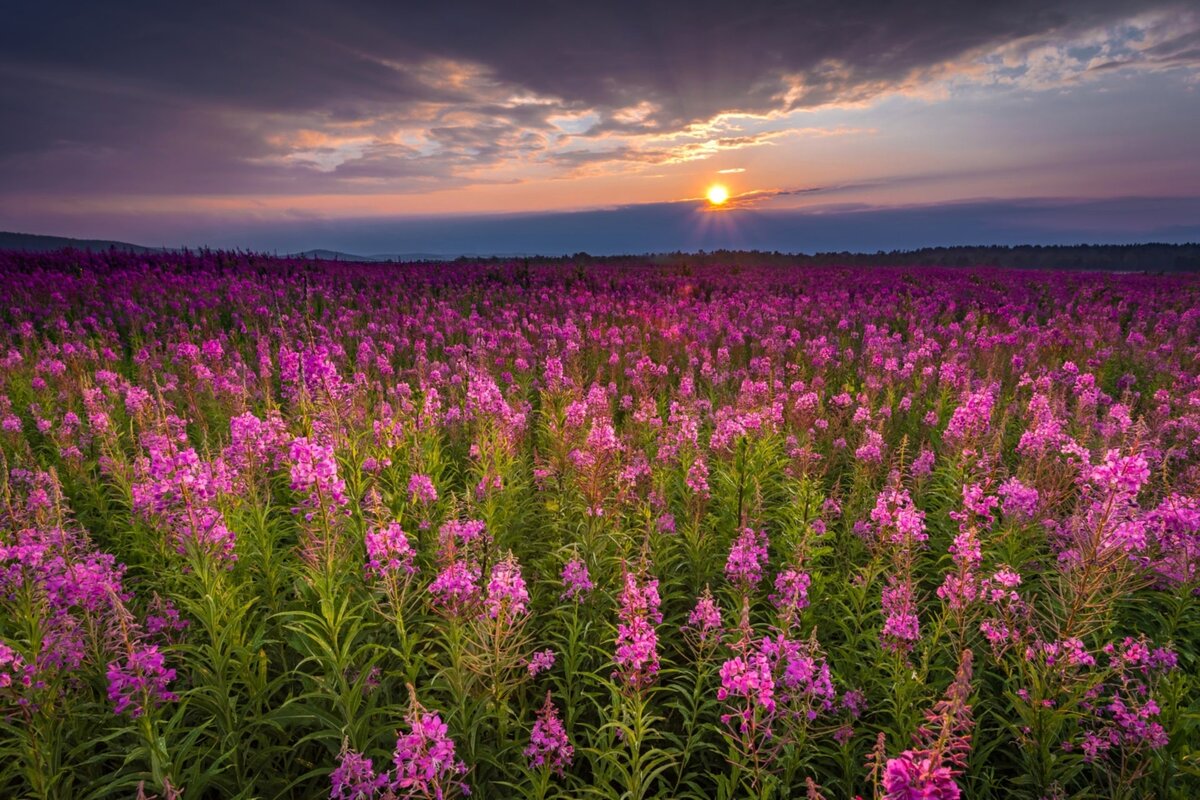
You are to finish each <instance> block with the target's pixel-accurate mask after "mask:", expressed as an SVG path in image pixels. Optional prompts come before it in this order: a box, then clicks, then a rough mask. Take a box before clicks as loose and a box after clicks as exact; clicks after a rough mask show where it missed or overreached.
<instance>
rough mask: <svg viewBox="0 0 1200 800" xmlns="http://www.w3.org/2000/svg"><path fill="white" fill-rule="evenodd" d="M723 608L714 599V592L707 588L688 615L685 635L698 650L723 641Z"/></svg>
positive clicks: (684, 627)
mask: <svg viewBox="0 0 1200 800" xmlns="http://www.w3.org/2000/svg"><path fill="white" fill-rule="evenodd" d="M721 630H722V629H721V608H720V606H718V605H717V601H716V600H714V599H713V595H712V591H711V590H710V589H709V588H708V587H707V586H706V587H704V591H703V592H701V593H700V597H699V598H698V599H697V600H696V607H695V608H693V609H692V610H691V612H690V613H689V614H688V619H687V624H686V625H684V626H683V633H684V635H686V636H687V637H688V639H689V640H690V641H691V642H692V643H693V646H695V647H697V648H698V649H705V648H707V646H709V645H714V644H717V643H718V642H719V641H720V639H721Z"/></svg>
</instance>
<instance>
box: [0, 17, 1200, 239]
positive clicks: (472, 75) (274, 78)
mask: <svg viewBox="0 0 1200 800" xmlns="http://www.w3.org/2000/svg"><path fill="white" fill-rule="evenodd" d="M0 53H2V55H0V75H2V76H4V80H3V81H0V114H2V115H3V118H4V119H5V120H6V121H9V123H10V124H7V125H5V126H3V127H2V128H0V229H9V230H19V231H28V232H31V233H43V234H56V235H64V236H76V237H87V238H106V239H120V240H127V241H131V242H136V243H139V244H147V245H160V244H162V245H169V246H176V245H204V244H207V245H212V246H221V247H241V248H249V249H259V250H280V251H298V250H305V249H312V248H328V249H333V250H342V251H346V252H351V253H357V254H364V255H366V254H374V253H396V252H433V253H441V252H444V253H463V252H478V253H486V252H538V253H547V254H552V253H562V252H576V251H581V250H586V251H588V252H593V253H596V254H605V253H619V252H645V251H664V250H676V249H684V250H687V249H716V248H719V247H739V248H751V249H765V250H795V251H805V252H812V251H816V250H846V249H850V250H867V251H871V250H875V249H896V248H913V247H921V246H927V245H953V244H1015V243H1022V242H1029V243H1045V244H1053V243H1074V242H1083V241H1088V242H1097V243H1126V242H1136V241H1149V240H1153V241H1163V242H1184V241H1197V240H1200V137H1197V136H1196V135H1195V131H1197V130H1200V10H1198V9H1197V8H1196V6H1195V4H1194V3H1177V2H1139V3H1134V2H1121V1H1120V0H1100V1H1099V2H1083V1H1082V0H1052V2H1048V3H1041V2H1033V1H1032V0H1008V1H1005V2H997V3H992V4H990V5H988V6H987V7H986V8H977V7H974V6H964V5H962V4H957V3H951V2H940V1H934V0H918V1H917V2H914V3H909V4H906V5H904V6H903V7H892V6H891V5H889V4H884V3H853V4H844V3H830V2H796V3H758V2H746V3H741V4H738V6H737V8H736V9H731V8H730V7H729V6H728V5H727V4H724V3H709V2H699V3H697V2H688V3H683V2H666V3H654V4H652V5H651V4H644V3H622V2H618V3H608V4H604V5H603V6H600V5H595V6H593V5H583V4H569V5H566V4H554V3H539V4H523V9H522V11H521V12H518V11H516V10H514V9H513V8H512V7H511V6H510V7H501V6H498V5H496V4H482V3H460V4H455V5H454V6H453V8H451V7H447V6H437V7H436V8H433V7H426V8H416V9H413V8H403V9H402V8H400V7H398V6H396V5H394V4H382V3H367V2H349V3H336V4H334V3H327V2H309V3H302V4H299V5H297V4H282V3H260V4H255V5H254V6H252V7H251V6H245V5H243V4H232V3H210V4H205V6H204V7H203V8H192V7H183V6H161V5H160V4H155V3H148V2H131V1H129V0H122V2H117V3H113V4H109V5H107V6H91V7H83V8H78V9H75V8H72V9H71V10H70V11H69V12H66V11H64V9H62V8H59V7H56V6H55V5H54V4H45V5H43V6H39V7H35V6H33V5H27V6H23V7H21V8H20V9H18V10H15V11H13V12H11V14H10V24H8V25H6V26H5V27H4V29H3V30H0ZM714 184H720V185H721V186H723V187H724V188H725V189H726V190H727V192H728V195H729V199H728V200H727V201H724V200H723V201H722V202H721V203H720V205H719V206H718V205H714V204H713V203H711V202H709V201H708V200H706V199H705V198H706V195H707V194H708V192H709V190H710V188H711V187H713V186H714Z"/></svg>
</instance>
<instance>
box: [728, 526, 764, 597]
mask: <svg viewBox="0 0 1200 800" xmlns="http://www.w3.org/2000/svg"><path fill="white" fill-rule="evenodd" d="M766 563H767V534H766V532H762V531H755V530H754V529H753V528H745V529H743V530H742V532H741V534H739V535H738V538H737V539H736V540H735V541H734V543H733V547H731V548H730V550H729V558H727V559H726V561H725V577H727V578H728V579H729V582H730V583H732V584H734V585H735V586H737V587H738V589H739V590H740V591H742V592H749V591H751V590H752V589H753V588H754V587H755V586H757V585H758V583H759V581H761V580H762V574H763V566H764V565H765V564H766Z"/></svg>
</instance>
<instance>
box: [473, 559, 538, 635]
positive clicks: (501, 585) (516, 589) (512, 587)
mask: <svg viewBox="0 0 1200 800" xmlns="http://www.w3.org/2000/svg"><path fill="white" fill-rule="evenodd" d="M483 613H484V614H485V615H486V616H487V618H488V619H494V620H502V621H503V622H504V623H505V624H508V625H512V624H514V623H515V622H517V621H519V620H521V619H523V618H524V617H525V615H526V614H527V613H529V591H528V590H527V589H526V588H525V579H524V578H522V577H521V565H520V564H518V563H517V559H516V558H515V557H514V556H513V555H512V554H511V553H509V555H508V557H507V558H505V559H504V560H503V561H501V562H499V563H497V564H496V565H495V566H494V567H492V575H491V578H490V579H489V580H488V587H487V598H486V599H485V600H484V604H483Z"/></svg>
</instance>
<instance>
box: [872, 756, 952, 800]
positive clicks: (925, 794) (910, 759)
mask: <svg viewBox="0 0 1200 800" xmlns="http://www.w3.org/2000/svg"><path fill="white" fill-rule="evenodd" d="M883 796H884V798H886V800H958V798H959V797H960V796H961V793H960V791H959V788H958V784H957V783H955V782H954V772H953V770H952V769H951V768H950V767H948V766H945V765H943V764H940V763H938V760H937V759H936V758H934V756H933V755H932V754H930V753H929V752H928V751H926V750H905V751H904V752H903V753H901V754H900V755H899V756H897V757H896V758H890V759H888V762H887V765H886V766H885V767H884V770H883Z"/></svg>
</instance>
